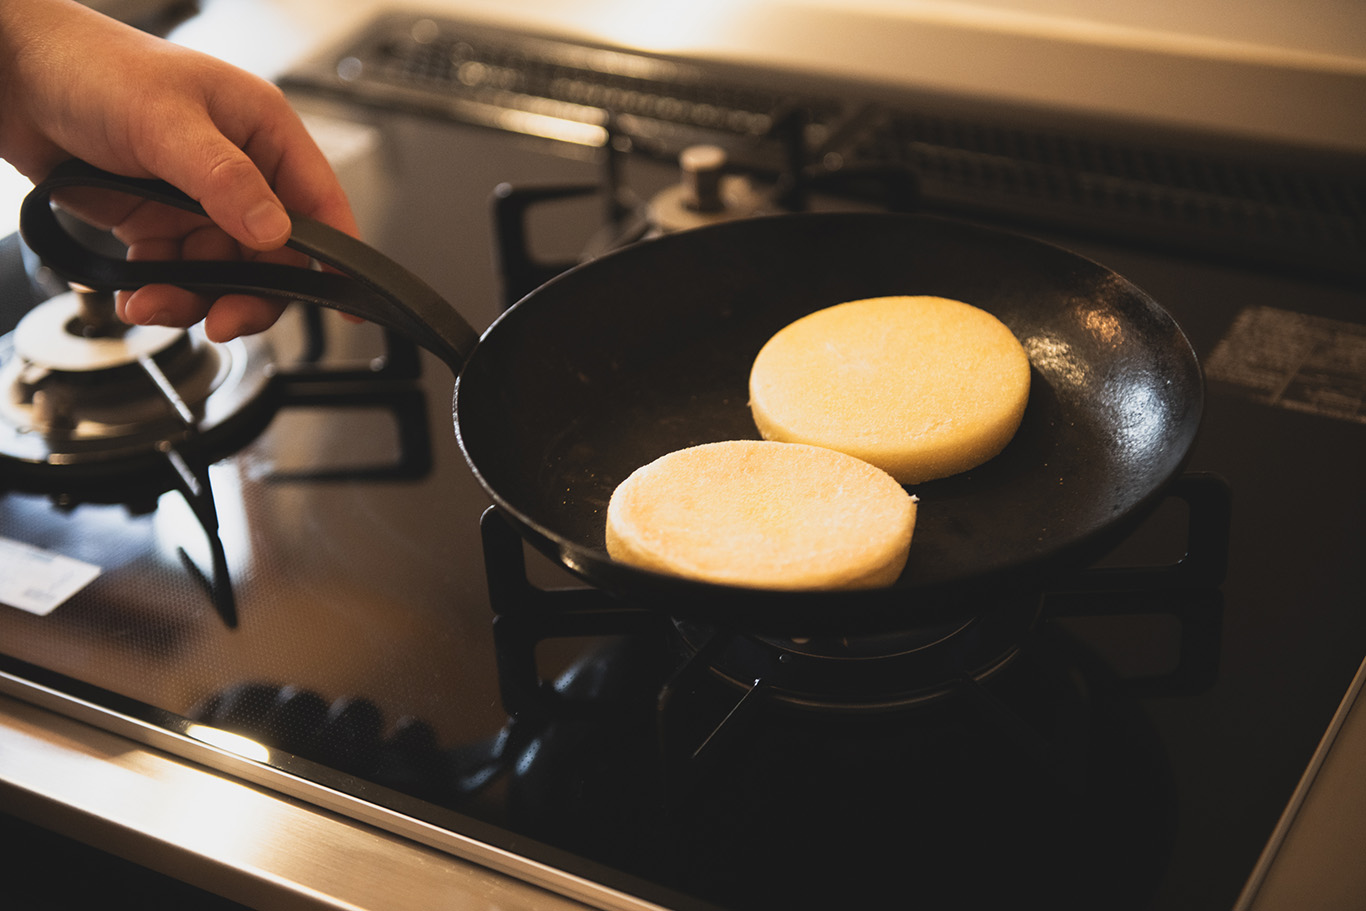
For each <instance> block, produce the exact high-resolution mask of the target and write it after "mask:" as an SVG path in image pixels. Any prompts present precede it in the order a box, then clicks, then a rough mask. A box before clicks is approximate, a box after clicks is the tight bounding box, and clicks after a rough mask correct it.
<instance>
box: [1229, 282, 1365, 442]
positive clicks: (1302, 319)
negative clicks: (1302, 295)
mask: <svg viewBox="0 0 1366 911" xmlns="http://www.w3.org/2000/svg"><path fill="white" fill-rule="evenodd" d="M1204 366H1205V376H1206V377H1207V378H1208V379H1209V380H1210V381H1211V382H1212V383H1224V384H1228V385H1230V386H1234V387H1236V388H1237V389H1238V390H1239V391H1240V392H1243V393H1244V394H1246V395H1248V396H1250V397H1251V398H1254V399H1256V400H1257V401H1260V402H1265V403H1266V404H1268V405H1275V406H1278V407H1281V408H1288V409H1291V410H1294V411H1304V412H1309V413H1311V414H1316V415H1322V416H1324V417H1332V418H1339V419H1342V420H1347V421H1356V422H1358V423H1363V424H1366V326H1363V325H1359V324H1357V323H1349V322H1346V321H1343V320H1333V319H1325V318H1323V317H1317V316H1308V315H1306V314H1303V313H1295V312H1293V311H1290V310H1280V309H1277V308H1275V307H1251V308H1248V309H1246V310H1244V311H1242V312H1241V313H1239V314H1238V316H1237V318H1236V319H1235V320H1234V321H1233V325H1232V326H1231V327H1230V328H1229V331H1228V333H1227V334H1226V335H1225V336H1224V337H1223V338H1222V339H1221V340H1220V341H1219V344H1218V345H1216V346H1215V348H1214V351H1213V352H1211V353H1210V356H1209V357H1208V358H1207V359H1206V361H1205V365H1204Z"/></svg>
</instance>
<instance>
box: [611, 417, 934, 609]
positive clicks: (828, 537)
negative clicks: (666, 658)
mask: <svg viewBox="0 0 1366 911" xmlns="http://www.w3.org/2000/svg"><path fill="white" fill-rule="evenodd" d="M915 515H916V500H915V498H914V497H912V496H911V495H909V494H908V493H906V491H905V489H903V488H902V486H901V485H900V484H898V483H897V482H896V481H895V480H894V479H893V478H892V477H891V476H890V475H888V474H887V473H886V472H884V471H882V470H880V469H878V468H875V467H873V466H872V465H869V464H868V463H867V462H863V461H861V460H859V459H855V458H853V457H852V456H848V455H844V454H843V453H839V452H836V451H834V450H833V449H824V448H820V447H816V446H805V445H801V444H796V443H775V442H764V441H760V440H731V441H727V442H721V443H705V444H702V445H700V446H693V447H689V448H687V449H680V450H678V451H676V452H671V453H669V454H668V455H665V456H662V457H660V458H658V459H656V460H655V461H653V462H651V463H650V464H648V465H645V466H643V467H641V468H638V469H637V470H636V471H634V472H633V473H632V474H631V475H630V476H629V477H628V478H626V480H625V481H623V482H621V484H619V485H618V486H617V488H616V490H615V491H613V493H612V498H611V501H610V502H609V504H608V507H607V552H608V554H609V555H611V557H612V558H613V559H616V560H620V561H622V562H624V563H630V564H632V565H635V566H639V567H642V568H644V569H649V570H654V571H656V572H661V573H668V574H670V575H676V576H685V577H688V578H692V579H698V580H702V581H706V582H714V583H719V584H723V585H736V586H744V587H749V588H764V589H783V590H810V589H854V588H875V587H879V586H885V585H890V584H891V583H892V582H894V581H896V579H897V577H898V576H900V575H901V571H902V570H903V569H904V568H905V565H906V557H907V554H908V552H909V550H910V546H911V535H912V532H913V531H914V529H915Z"/></svg>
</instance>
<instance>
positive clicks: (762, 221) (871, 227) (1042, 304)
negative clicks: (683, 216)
mask: <svg viewBox="0 0 1366 911" xmlns="http://www.w3.org/2000/svg"><path fill="white" fill-rule="evenodd" d="M72 185H96V186H105V187H112V188H118V189H123V190H128V191H131V192H135V193H138V194H140V195H144V196H149V197H151V198H154V199H158V200H161V201H164V202H168V203H171V204H173V205H178V206H180V207H182V208H188V209H191V210H197V209H196V206H195V205H194V203H193V202H191V201H189V200H187V199H186V198H185V197H183V196H181V195H180V194H178V193H177V192H175V191H174V190H171V189H170V188H168V187H167V186H165V185H164V184H159V183H155V182H144V181H134V180H129V179H125V178H114V177H111V176H109V175H105V174H103V173H101V172H97V171H94V170H93V169H90V168H89V167H88V166H84V165H81V164H80V163H69V164H68V165H67V166H64V167H63V168H62V169H59V171H58V172H57V173H55V174H54V175H53V176H52V177H51V178H50V179H49V180H48V181H46V182H44V183H43V184H42V185H40V186H39V187H38V188H36V189H35V191H34V192H33V193H32V194H31V195H30V197H29V198H28V199H27V200H26V201H25V203H24V207H23V211H22V219H21V220H22V227H23V232H24V237H25V239H26V241H27V242H28V243H29V245H30V246H31V247H32V248H33V249H34V251H35V252H36V253H38V254H39V256H41V257H42V258H43V259H44V261H45V262H46V263H47V264H48V265H49V266H50V267H52V268H53V269H55V270H56V271H57V272H58V273H59V274H63V275H64V276H65V277H67V278H69V279H70V280H72V281H77V282H81V283H83V284H87V285H91V286H94V287H101V288H109V289H113V288H130V287H138V286H141V285H144V284H149V283H154V282H161V283H171V284H180V285H184V286H187V287H191V288H199V289H213V290H219V291H222V290H240V291H256V292H263V291H264V292H267V293H275V294H280V293H283V294H286V295H289V296H291V297H294V298H298V299H303V300H308V301H313V302H315V303H319V304H323V305H326V306H330V307H334V308H336V309H340V310H343V311H347V312H351V313H354V314H357V315H360V316H363V317H365V318H366V319H370V320H373V321H375V322H378V323H380V324H383V325H388V326H390V327H392V328H395V329H398V330H399V331H402V332H404V333H406V334H407V335H409V336H410V337H412V338H413V339H414V340H415V341H416V342H418V343H419V344H421V345H423V346H424V347H427V348H428V349H429V350H431V351H433V352H434V353H435V354H437V355H439V356H440V357H441V358H443V359H444V360H445V361H446V362H447V363H448V364H449V365H450V367H451V369H452V370H453V371H454V372H455V373H456V374H457V377H458V379H457V382H456V391H455V405H454V411H455V426H456V433H457V436H458V438H459V442H460V446H461V448H462V449H463V451H464V453H465V456H466V459H467V461H468V462H469V465H470V467H471V468H472V469H473V471H474V473H475V475H476V476H477V477H478V479H479V481H480V482H481V483H482V484H483V486H484V488H485V489H486V490H487V492H488V494H489V495H490V496H491V497H492V498H493V500H494V502H495V503H496V504H497V505H498V506H499V507H500V508H501V510H502V511H503V513H504V514H505V515H506V516H507V517H508V518H510V519H511V521H512V522H513V523H514V524H515V525H516V526H517V527H518V529H519V530H520V531H521V532H522V533H523V535H524V536H525V537H526V538H527V539H528V540H529V541H530V542H531V543H532V544H534V545H535V546H536V547H537V548H539V549H540V550H542V551H544V552H545V553H547V554H549V555H551V556H552V557H553V558H555V559H557V560H559V561H560V562H561V563H562V564H563V565H564V566H566V567H568V568H569V569H570V570H571V571H573V572H574V573H576V574H577V575H579V576H580V577H582V578H583V579H585V580H587V581H588V582H591V583H593V584H594V585H596V586H598V587H600V588H603V589H605V590H607V591H609V592H613V593H616V594H620V595H622V596H624V597H627V598H630V599H632V600H633V601H635V602H638V603H642V604H646V605H649V606H652V607H657V608H659V609H661V610H665V611H667V612H669V613H670V614H671V615H675V616H683V617H691V618H694V619H702V620H709V621H717V622H722V623H725V624H727V625H737V626H741V627H744V628H746V629H750V630H752V631H757V632H772V633H782V632H812V633H814V632H831V631H841V630H861V629H904V628H911V627H914V626H917V625H919V624H920V623H922V622H926V621H928V620H929V619H943V618H944V616H945V615H946V614H948V615H955V614H956V613H958V612H970V611H972V610H975V609H978V605H980V604H982V603H984V602H983V599H984V598H988V597H993V598H994V597H997V596H1003V595H1008V594H1011V593H1015V592H1019V591H1022V590H1028V589H1029V588H1031V587H1034V586H1038V585H1040V584H1043V583H1044V582H1046V581H1047V579H1048V578H1049V577H1050V576H1052V575H1054V574H1056V573H1059V572H1063V571H1066V570H1069V569H1075V568H1078V567H1080V566H1082V565H1084V564H1085V563H1087V562H1089V561H1090V560H1092V559H1094V558H1096V557H1098V556H1100V555H1101V554H1103V553H1104V552H1105V551H1106V550H1107V549H1108V548H1110V547H1111V546H1113V545H1114V544H1115V543H1116V542H1117V541H1118V540H1119V539H1120V538H1121V537H1122V536H1123V535H1124V534H1125V533H1127V532H1128V531H1129V530H1130V528H1131V527H1132V526H1133V525H1134V524H1136V523H1137V522H1138V521H1139V520H1140V519H1141V518H1142V516H1143V515H1144V514H1145V513H1146V512H1147V510H1148V509H1149V508H1150V507H1151V506H1153V505H1154V504H1155V502H1156V501H1157V500H1158V499H1159V498H1160V495H1161V492H1162V490H1163V488H1164V487H1165V486H1166V485H1167V483H1168V482H1169V481H1170V480H1171V479H1172V478H1173V477H1174V476H1175V475H1176V474H1177V473H1178V472H1179V470H1180V468H1181V466H1182V464H1183V463H1184V460H1185V458H1186V455H1187V453H1188V451H1189V449H1190V447H1191V445H1192V443H1193V441H1194V437H1195V434H1196V430H1197V428H1198V425H1199V422H1200V415H1201V410H1202V405H1203V383H1202V377H1201V373H1200V368H1199V364H1198V362H1197V360H1196V357H1195V354H1194V352H1193V351H1192V349H1191V346H1190V344H1189V342H1188V341H1187V340H1186V338H1185V336H1184V335H1183V334H1182V332H1181V330H1180V328H1179V327H1178V326H1177V325H1176V323H1175V322H1174V321H1173V320H1172V319H1171V317H1170V316H1169V315H1168V314H1167V313H1166V312H1165V311H1164V310H1163V309H1162V308H1161V307H1160V306H1158V305H1157V304H1156V303H1155V302H1154V301H1153V300H1152V299H1151V298H1149V297H1148V296H1147V295H1146V294H1144V293H1143V292H1142V291H1140V290H1139V289H1137V288H1136V287H1134V286H1133V285H1132V284H1130V283H1129V282H1127V281H1125V280H1124V279H1123V278H1121V277H1120V276H1118V275H1116V274H1114V273H1113V272H1111V271H1109V270H1107V269H1105V268H1104V267H1102V266H1099V265H1097V264H1096V263H1094V262H1091V261H1089V260H1087V259H1084V258H1082V257H1079V256H1076V255H1074V254H1072V253H1069V252H1066V251H1064V250H1061V249H1059V248H1057V247H1053V246H1050V245H1047V244H1044V243H1041V242H1038V241H1034V240H1030V239H1027V238H1024V237H1020V236H1017V235H1013V234H1008V233H1003V232H998V231H992V230H987V229H983V228H979V227H973V226H969V225H966V224H960V223H956V222H952V221H946V220H940V219H934V218H927V217H919V216H906V215H883V214H822V215H782V216H773V217H768V218H758V219H751V220H745V221H739V222H733V223H730V224H724V225H720V226H716V227H709V228H704V229H698V230H693V231H688V232H684V233H680V234H674V235H669V236H666V237H663V238H660V239H657V240H651V241H645V242H641V243H637V244H634V245H632V246H629V247H626V248H624V249H622V250H619V251H616V252H613V253H610V254H607V255H605V256H602V257H600V258H598V259H595V260H593V261H591V262H588V263H586V264H584V265H581V266H578V267H576V268H574V269H571V270H570V271H569V272H567V273H565V274H563V275H561V276H560V277H558V278H556V279H554V280H552V281H550V282H548V283H547V284H545V285H543V286H542V287H540V288H539V289H537V290H535V291H533V292H532V293H531V294H529V295H528V296H527V297H526V298H524V299H523V300H521V301H520V302H519V303H517V304H516V305H515V306H514V307H512V308H511V309H509V310H508V311H507V312H506V313H505V314H503V316H501V317H500V318H499V319H498V320H497V321H496V322H495V323H494V324H493V325H492V326H490V327H489V329H488V330H487V331H486V332H485V333H484V335H483V337H482V338H478V337H477V335H476V333H475V332H474V331H473V330H472V329H470V327H469V326H468V325H467V324H465V322H464V321H463V320H462V319H461V318H460V317H459V316H458V315H456V313H455V312H454V311H453V310H452V309H451V308H450V307H449V306H448V305H447V304H446V303H445V302H444V301H442V300H441V298H440V297H439V296H438V295H437V294H436V293H435V292H433V291H432V290H431V289H430V288H428V287H427V286H426V285H425V284H424V283H422V282H421V281H420V280H418V279H417V278H415V277H414V276H412V275H411V274H409V273H407V272H406V271H405V270H403V269H402V268H401V267H399V266H397V265H396V264H394V263H392V262H391V261H389V260H387V259H386V258H385V257H383V256H381V255H380V254H378V253H377V252H375V251H374V250H372V249H371V248H369V247H367V246H365V245H363V244H361V243H359V242H357V241H354V240H353V239H351V238H349V237H346V236H344V235H342V234H340V233H338V232H335V231H331V230H330V229H327V228H326V227H325V226H322V225H319V224H317V223H313V222H309V221H306V220H302V219H296V226H295V232H294V236H293V238H292V240H291V241H290V244H291V246H294V247H296V248H298V249H300V250H302V251H304V252H306V253H308V254H310V255H312V256H314V257H316V258H317V259H319V260H320V261H322V262H325V263H327V264H329V265H331V266H333V267H335V268H337V269H339V270H341V271H342V272H344V273H346V274H345V275H337V274H332V273H325V272H317V271H307V270H302V269H294V268H290V267H282V266H271V265H266V264H245V263H216V262H215V263H204V262H164V263H148V262H135V263H127V262H124V261H121V260H113V259H107V258H101V257H98V256H95V255H94V254H91V253H89V252H88V251H85V250H84V249H83V248H79V247H78V246H77V245H75V244H74V242H73V241H71V240H70V239H69V238H68V237H67V235H66V234H65V232H64V231H63V230H62V229H61V227H60V225H59V223H58V222H57V220H56V219H55V218H54V217H53V215H52V212H51V209H50V207H49V205H48V197H49V196H50V195H51V193H52V192H54V191H55V190H57V189H59V188H62V187H65V186H72ZM889 294H934V295H941V296H945V297H952V298H957V299H960V300H964V301H967V302H969V303H972V304H975V305H976V306H979V307H982V308H983V309H986V310H988V311H990V312H992V313H994V314H995V315H996V316H997V317H999V318H1000V319H1001V320H1002V321H1003V322H1004V323H1005V324H1006V325H1008V326H1009V327H1010V328H1011V330H1012V331H1013V332H1014V333H1015V334H1016V335H1017V336H1018V337H1019V338H1020V340H1021V341H1022V342H1023V344H1024V346H1025V348H1026V350H1027V351H1028V352H1029V357H1030V361H1031V363H1032V365H1033V368H1034V376H1033V388H1032V390H1031V393H1030V401H1029V406H1028V408H1027V410H1026V413H1025V417H1024V422H1023V424H1022V426H1021V428H1020V430H1019V432H1018V434H1017V435H1016V437H1015V438H1014V440H1013V441H1012V442H1011V443H1010V444H1009V445H1008V446H1007V447H1006V449H1005V450H1004V451H1003V452H1002V453H1001V454H1000V455H998V456H997V457H996V458H994V459H993V460H991V461H990V462H988V463H987V464H985V465H983V466H981V467H979V468H976V469H973V470H972V471H969V472H966V473H964V474H962V475H958V476H956V477H952V478H948V479H944V480H940V481H934V482H930V483H926V484H921V485H918V486H916V487H914V488H913V490H912V492H914V493H916V494H917V495H918V496H919V497H920V500H921V503H920V513H919V520H918V524H917V528H916V533H915V540H914V542H913V545H912V548H911V556H910V560H909V563H908V565H907V568H906V571H905V573H904V574H903V575H902V577H901V579H900V581H898V582H897V584H896V585H895V586H893V587H892V588H890V589H886V590H878V591H872V592H861V593H854V594H850V593H840V594H828V593H790V592H786V593H780V592H755V591H751V590H745V589H738V588H729V587H724V586H717V585H711V584H705V583H697V582H691V581H686V580H680V579H675V578H672V577H668V576H662V575H658V574H655V573H650V572H645V571H641V570H638V569H635V568H632V567H629V566H625V565H622V564H619V563H616V562H614V561H612V560H611V559H609V558H608V557H607V554H606V551H605V549H604V546H603V534H604V531H603V529H604V516H605V510H606V505H607V500H608V498H609V496H610V495H611V492H612V490H613V488H614V487H615V486H616V484H617V483H618V482H620V481H621V480H622V479H624V478H625V477H626V475H627V474H629V473H630V472H631V471H632V470H634V469H635V468H637V467H639V466H640V465H642V464H644V463H646V462H648V461H650V460H652V459H654V458H656V457H657V456H660V455H663V454H664V453H666V452H670V451H672V450H675V449H679V448H681V447H684V446H689V445H693V444H696V443H702V442H708V441H714V440H724V439H737V438H756V437H757V432H756V430H755V428H754V426H753V423H752V422H751V420H750V416H749V410H748V405H747V400H746V396H747V382H748V374H749V368H750V364H751V362H752V361H753V358H754V356H755V354H757V352H758V350H759V348H760V346H761V345H762V344H763V343H764V342H765V341H766V340H767V339H768V338H769V337H770V336H771V335H772V334H773V333H774V332H776V331H777V330H778V329H780V328H782V327H783V326H785V325H787V324H788V323H790V322H792V321H793V320H795V319H797V318H798V317H800V316H803V315H804V314H806V313H809V312H811V311H813V310H817V309H819V308H822V307H826V306H830V305H832V304H836V303H839V302H842V301H847V300H853V299H858V298H864V297H874V296H879V295H889Z"/></svg>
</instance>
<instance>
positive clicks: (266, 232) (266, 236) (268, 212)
mask: <svg viewBox="0 0 1366 911" xmlns="http://www.w3.org/2000/svg"><path fill="white" fill-rule="evenodd" d="M242 224H243V225H245V226H246V229H247V233H248V234H250V235H251V237H252V239H253V240H254V241H256V242H257V243H258V244H263V245H268V244H274V243H278V242H279V241H280V240H282V239H283V238H285V237H287V236H289V228H290V225H289V216H288V215H286V214H285V210H284V209H282V208H280V206H279V205H278V204H277V203H275V202H273V201H271V200H269V199H263V200H261V201H260V202H258V203H257V204H256V205H255V206H253V207H252V208H251V209H250V210H248V212H247V214H246V215H244V216H243V217H242Z"/></svg>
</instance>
